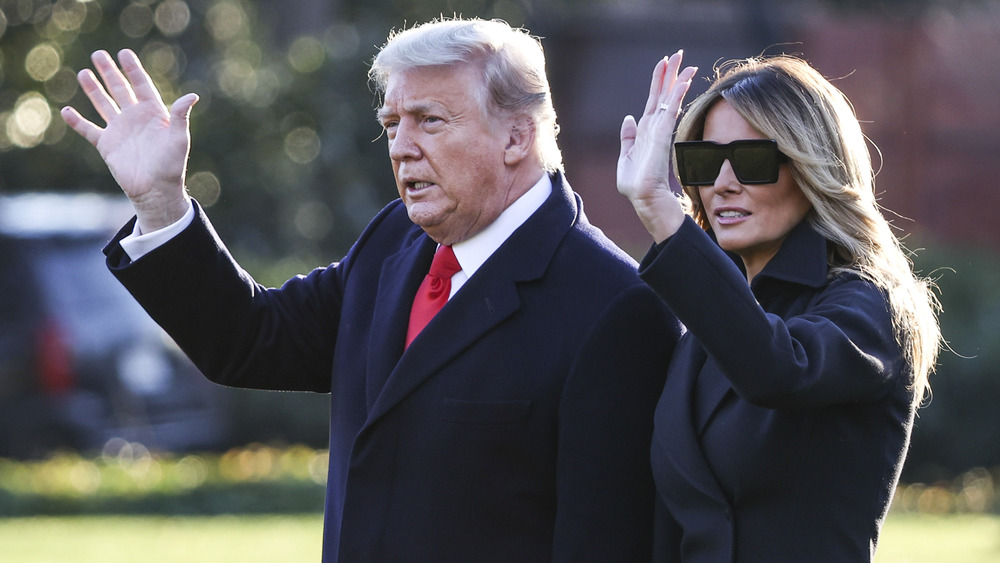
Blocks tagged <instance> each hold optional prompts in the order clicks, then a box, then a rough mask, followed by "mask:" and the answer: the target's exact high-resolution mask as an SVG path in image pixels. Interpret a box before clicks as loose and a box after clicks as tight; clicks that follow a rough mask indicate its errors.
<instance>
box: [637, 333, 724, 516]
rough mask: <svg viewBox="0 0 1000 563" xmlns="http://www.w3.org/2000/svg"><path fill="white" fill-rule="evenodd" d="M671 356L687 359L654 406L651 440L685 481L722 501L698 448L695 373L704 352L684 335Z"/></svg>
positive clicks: (701, 363) (704, 359) (703, 359)
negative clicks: (654, 416) (681, 370)
mask: <svg viewBox="0 0 1000 563" xmlns="http://www.w3.org/2000/svg"><path fill="white" fill-rule="evenodd" d="M674 356H675V357H682V358H688V359H689V363H688V364H687V365H685V366H683V367H684V370H683V372H679V371H678V372H674V373H672V374H671V375H670V376H669V377H667V381H666V384H665V385H664V388H663V395H662V398H661V399H660V404H659V405H658V406H657V413H656V419H655V420H656V430H655V431H654V432H653V439H654V440H656V442H657V446H658V447H659V448H660V449H661V451H662V452H663V453H664V454H665V455H666V457H667V458H668V459H669V460H670V463H671V464H673V466H674V468H675V469H676V470H677V472H678V473H679V474H680V475H682V476H683V477H684V479H685V480H686V481H687V482H688V483H690V484H691V485H692V486H694V487H695V488H697V489H698V490H700V491H701V492H702V493H704V494H706V495H708V496H709V497H711V498H714V499H719V500H723V499H724V498H725V497H724V495H723V493H722V489H721V487H720V486H719V484H718V482H717V481H716V480H715V477H714V476H713V473H712V469H711V467H709V465H708V460H706V459H705V453H704V451H703V450H702V448H701V442H700V441H699V439H698V436H699V434H700V432H699V429H698V427H697V421H696V420H695V416H696V414H695V407H694V404H695V400H697V397H695V389H696V388H697V385H698V383H697V379H698V372H699V371H700V370H701V368H702V366H704V365H705V361H706V359H707V355H706V354H705V351H704V349H703V348H702V347H701V345H699V344H698V342H697V341H696V340H695V339H694V338H691V336H690V335H688V336H687V337H686V338H682V340H681V344H680V345H678V347H677V349H676V350H675V351H674ZM672 371H674V370H672Z"/></svg>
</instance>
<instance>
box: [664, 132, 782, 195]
mask: <svg viewBox="0 0 1000 563" xmlns="http://www.w3.org/2000/svg"><path fill="white" fill-rule="evenodd" d="M674 153H675V154H676V155H677V160H676V162H677V173H678V175H679V176H680V178H681V184H683V185H685V186H710V185H712V184H714V183H715V179H716V178H718V177H719V170H720V169H721V168H722V163H723V162H725V161H726V160H728V161H729V164H730V165H731V166H732V167H733V172H734V173H736V179H737V180H739V181H740V183H741V184H773V183H775V182H777V181H778V165H780V164H781V163H782V162H788V157H787V156H786V155H785V154H784V153H782V152H781V151H779V150H778V142H777V141H775V140H773V139H751V140H745V141H733V142H731V143H729V144H726V145H720V144H719V143H713V142H711V141H687V142H679V143H674Z"/></svg>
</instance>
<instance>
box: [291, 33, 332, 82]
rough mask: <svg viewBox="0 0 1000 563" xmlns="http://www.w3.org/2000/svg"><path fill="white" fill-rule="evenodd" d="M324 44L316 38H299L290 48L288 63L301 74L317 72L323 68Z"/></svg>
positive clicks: (307, 36)
mask: <svg viewBox="0 0 1000 563" xmlns="http://www.w3.org/2000/svg"><path fill="white" fill-rule="evenodd" d="M324 59H325V53H324V49H323V43H321V42H320V40H319V39H316V38H315V37H312V36H309V35H306V36H303V37H299V38H298V39H296V40H295V41H294V42H292V45H291V46H290V47H289V48H288V63H289V64H291V65H292V68H294V69H295V70H297V71H299V72H303V73H308V72H316V71H317V70H319V69H320V67H322V66H323V60H324Z"/></svg>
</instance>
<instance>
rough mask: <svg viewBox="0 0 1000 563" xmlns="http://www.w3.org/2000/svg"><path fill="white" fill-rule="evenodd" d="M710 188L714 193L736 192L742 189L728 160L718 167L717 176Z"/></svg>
mask: <svg viewBox="0 0 1000 563" xmlns="http://www.w3.org/2000/svg"><path fill="white" fill-rule="evenodd" d="M712 187H713V188H714V189H715V191H716V192H725V191H736V190H739V189H741V188H742V187H743V184H741V183H740V180H739V178H737V177H736V172H734V171H733V165H732V164H731V163H730V162H729V160H728V159H726V160H724V161H723V162H722V166H721V167H719V175H718V176H716V177H715V183H714V184H713V185H712Z"/></svg>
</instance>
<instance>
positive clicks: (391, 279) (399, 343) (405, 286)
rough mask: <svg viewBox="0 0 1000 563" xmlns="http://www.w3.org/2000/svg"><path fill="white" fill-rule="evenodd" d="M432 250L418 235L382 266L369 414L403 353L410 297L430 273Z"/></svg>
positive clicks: (368, 391) (371, 349) (369, 378)
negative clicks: (428, 272) (428, 271)
mask: <svg viewBox="0 0 1000 563" xmlns="http://www.w3.org/2000/svg"><path fill="white" fill-rule="evenodd" d="M436 247H437V244H435V242H434V241H433V240H431V238H430V237H428V236H427V235H425V234H421V235H420V236H419V237H417V239H416V240H415V241H413V243H412V244H410V245H409V246H407V247H405V248H403V249H402V250H400V251H399V252H397V253H396V254H393V255H392V256H390V257H389V258H387V259H386V260H385V262H384V263H383V264H382V273H381V277H380V279H379V284H378V296H377V297H376V300H375V308H374V311H373V313H372V328H371V334H370V336H369V338H370V340H369V342H368V376H367V378H366V381H365V396H366V398H367V401H368V410H369V411H371V409H372V407H373V406H374V404H375V400H376V398H377V397H378V395H379V393H380V392H381V391H382V388H383V387H384V386H385V384H386V381H387V380H388V379H389V374H391V373H392V371H393V369H395V368H396V365H397V363H398V362H399V359H400V356H401V355H402V353H403V345H404V343H405V340H406V328H407V325H408V323H409V319H410V308H411V307H412V306H413V296H414V295H416V293H417V288H418V287H419V286H420V282H421V281H422V280H423V278H424V276H425V275H427V270H429V269H430V264H431V259H432V257H433V256H434V250H435V248H436Z"/></svg>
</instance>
